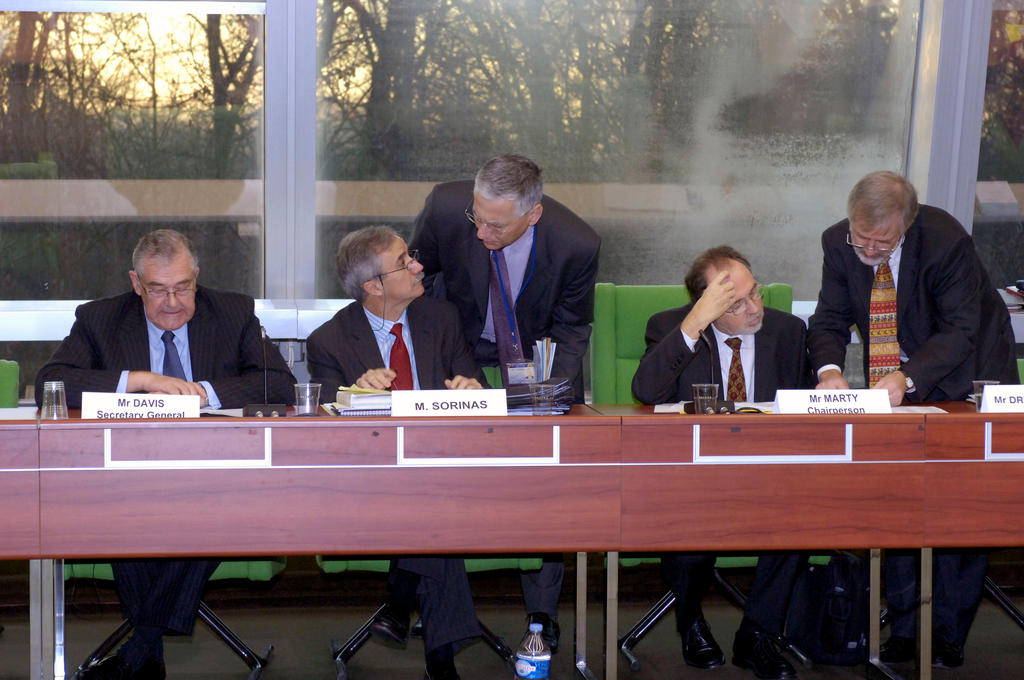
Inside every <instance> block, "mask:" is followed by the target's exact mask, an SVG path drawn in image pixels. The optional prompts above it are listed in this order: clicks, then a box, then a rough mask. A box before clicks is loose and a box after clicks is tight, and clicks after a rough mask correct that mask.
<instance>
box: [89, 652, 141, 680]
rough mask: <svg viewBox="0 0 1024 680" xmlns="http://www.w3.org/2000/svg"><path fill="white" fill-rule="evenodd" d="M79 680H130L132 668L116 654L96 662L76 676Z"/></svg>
mask: <svg viewBox="0 0 1024 680" xmlns="http://www.w3.org/2000/svg"><path fill="white" fill-rule="evenodd" d="M78 677H79V680H132V678H133V677H134V674H133V673H132V668H131V666H129V665H128V664H127V663H125V660H124V659H122V658H121V657H120V656H118V655H117V654H112V655H111V656H108V657H107V658H105V659H102V660H100V661H97V662H96V663H94V664H91V665H89V666H87V667H86V668H85V670H83V671H82V672H81V673H79V675H78Z"/></svg>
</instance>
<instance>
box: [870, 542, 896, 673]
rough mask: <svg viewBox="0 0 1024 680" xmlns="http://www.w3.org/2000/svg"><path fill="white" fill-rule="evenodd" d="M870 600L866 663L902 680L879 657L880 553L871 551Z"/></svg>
mask: <svg viewBox="0 0 1024 680" xmlns="http://www.w3.org/2000/svg"><path fill="white" fill-rule="evenodd" d="M870 555H871V560H870V565H871V577H870V594H869V597H870V600H869V604H868V663H869V664H871V665H872V666H874V667H875V668H876V669H877V670H878V672H879V673H881V674H882V675H884V676H885V677H887V678H889V679H890V680H903V676H901V675H899V674H898V673H896V671H894V670H893V669H892V668H890V667H889V666H887V665H886V664H884V663H882V659H881V658H880V657H879V652H880V649H881V646H882V644H881V638H882V551H881V550H880V549H878V548H872V549H871V553H870Z"/></svg>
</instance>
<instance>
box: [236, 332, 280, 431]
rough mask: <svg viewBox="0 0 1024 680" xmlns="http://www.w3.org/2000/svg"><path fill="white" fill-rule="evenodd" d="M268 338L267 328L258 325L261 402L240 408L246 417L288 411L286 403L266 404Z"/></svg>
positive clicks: (276, 416) (273, 416)
mask: <svg viewBox="0 0 1024 680" xmlns="http://www.w3.org/2000/svg"><path fill="white" fill-rule="evenodd" d="M269 341H270V339H269V338H268V337H267V329H266V328H264V327H263V326H260V345H261V346H262V348H263V403H262V404H247V405H246V406H245V408H243V409H242V415H243V416H245V417H247V418H266V417H272V418H278V417H284V416H285V415H286V414H287V413H288V405H287V404H268V403H267V400H268V399H269V396H268V395H269V389H268V387H267V382H268V377H267V374H268V371H267V343H268V342H269Z"/></svg>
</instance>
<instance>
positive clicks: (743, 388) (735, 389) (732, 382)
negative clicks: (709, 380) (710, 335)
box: [725, 338, 747, 401]
mask: <svg viewBox="0 0 1024 680" xmlns="http://www.w3.org/2000/svg"><path fill="white" fill-rule="evenodd" d="M725 344H727V345H729V349H731V350H732V359H730V360H729V384H728V386H727V388H726V399H728V400H729V401H746V400H747V381H746V379H745V378H744V377H743V361H742V360H741V359H740V345H742V344H743V341H742V340H740V339H739V338H728V339H726V341H725Z"/></svg>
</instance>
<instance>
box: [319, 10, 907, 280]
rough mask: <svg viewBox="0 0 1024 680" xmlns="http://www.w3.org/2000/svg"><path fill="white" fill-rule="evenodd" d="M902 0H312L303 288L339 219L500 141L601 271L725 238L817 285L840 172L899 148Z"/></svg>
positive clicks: (675, 276) (773, 271)
mask: <svg viewBox="0 0 1024 680" xmlns="http://www.w3.org/2000/svg"><path fill="white" fill-rule="evenodd" d="M919 4H920V3H918V2H914V1H912V0H884V1H883V0H877V1H867V2H853V3H851V2H846V1H845V0H820V1H819V2H802V3H795V2H788V1H786V0H777V1H771V0H766V1H763V2H753V3H752V2H743V3H736V2H722V1H717V2H708V1H707V0H668V1H667V2H660V1H659V2H655V1H654V0H641V1H640V2H634V1H630V2H619V1H616V0H611V1H609V0H550V1H548V2H535V1H529V2H528V1H525V0H519V1H511V2H492V1H491V0H462V1H460V2H454V1H452V0H448V1H442V2H437V1H436V0H433V1H428V0H402V1H400V2H399V1H395V2H384V3H381V2H373V1H371V0H354V1H343V0H320V2H319V13H318V65H319V70H318V78H319V80H318V117H317V135H318V159H317V160H318V175H317V177H318V180H319V182H318V216H319V218H318V228H317V244H318V257H317V265H318V273H317V294H318V295H320V296H325V297H332V296H340V295H341V292H340V289H339V287H338V285H337V283H336V282H335V280H334V275H333V262H332V260H333V257H332V255H333V250H334V247H335V245H336V244H337V241H338V238H339V236H340V235H342V234H343V233H345V232H346V231H348V230H350V229H354V228H356V227H359V226H364V225H366V224H372V223H380V222H387V223H391V224H392V225H393V226H395V227H396V228H398V229H399V230H400V231H405V232H408V230H409V228H410V226H411V221H412V218H413V217H414V216H415V214H416V213H417V212H418V211H419V209H420V208H421V206H422V202H423V199H424V198H425V197H426V195H427V192H428V191H429V188H430V186H431V184H432V183H434V182H437V181H444V180H451V179H458V178H465V177H472V175H473V173H474V172H475V171H476V169H477V168H478V167H479V166H480V165H481V164H482V163H483V162H484V161H485V160H487V159H488V158H490V157H491V156H494V155H496V154H499V153H504V152H509V151H517V152H520V153H524V154H526V155H528V156H530V157H532V158H533V159H534V160H536V161H537V162H538V164H540V166H541V167H542V168H543V169H544V172H545V179H546V182H547V184H546V191H547V193H549V194H550V195H552V196H553V197H555V198H557V199H559V200H561V201H563V202H564V203H566V204H568V205H569V206H570V207H572V208H573V209H574V210H575V211H576V212H578V213H579V214H580V215H582V216H583V217H584V218H585V219H587V220H588V221H589V222H590V223H591V224H592V226H594V228H595V229H597V230H598V232H599V233H600V234H601V235H602V237H603V239H604V246H603V248H602V253H601V271H600V274H599V280H603V281H613V282H617V283H678V282H680V281H681V279H682V276H683V272H684V271H685V267H686V265H687V264H688V263H689V261H690V260H691V259H692V258H693V257H694V256H695V255H696V254H697V253H699V252H700V251H702V250H704V249H705V248H708V247H710V246H713V245H717V244H719V243H723V242H725V243H731V244H732V245H734V246H736V247H738V248H739V249H740V250H743V251H746V252H747V253H748V254H749V255H750V256H751V257H752V260H753V262H754V265H755V269H756V270H757V274H758V277H759V278H760V279H761V280H763V281H786V282H790V283H792V284H793V285H794V287H795V297H796V298H797V299H813V298H815V297H816V296H817V291H818V286H819V283H820V271H821V269H820V268H821V250H820V246H819V241H818V237H819V234H820V233H821V231H822V230H823V229H825V228H826V227H827V226H829V225H830V224H832V223H834V222H835V221H837V220H839V219H841V218H842V217H843V216H844V208H845V201H846V195H847V193H848V192H849V189H850V188H851V187H852V185H853V183H854V182H855V181H856V180H857V179H858V178H859V177H860V176H862V175H863V174H865V173H866V172H868V171H871V170H877V169H881V168H888V169H894V170H897V171H901V170H903V169H904V167H905V165H906V159H905V150H906V147H907V139H908V129H909V122H910V110H911V91H912V86H913V75H914V66H915V57H916V42H917V40H916V36H917V25H918V18H919V17H918V7H919Z"/></svg>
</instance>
